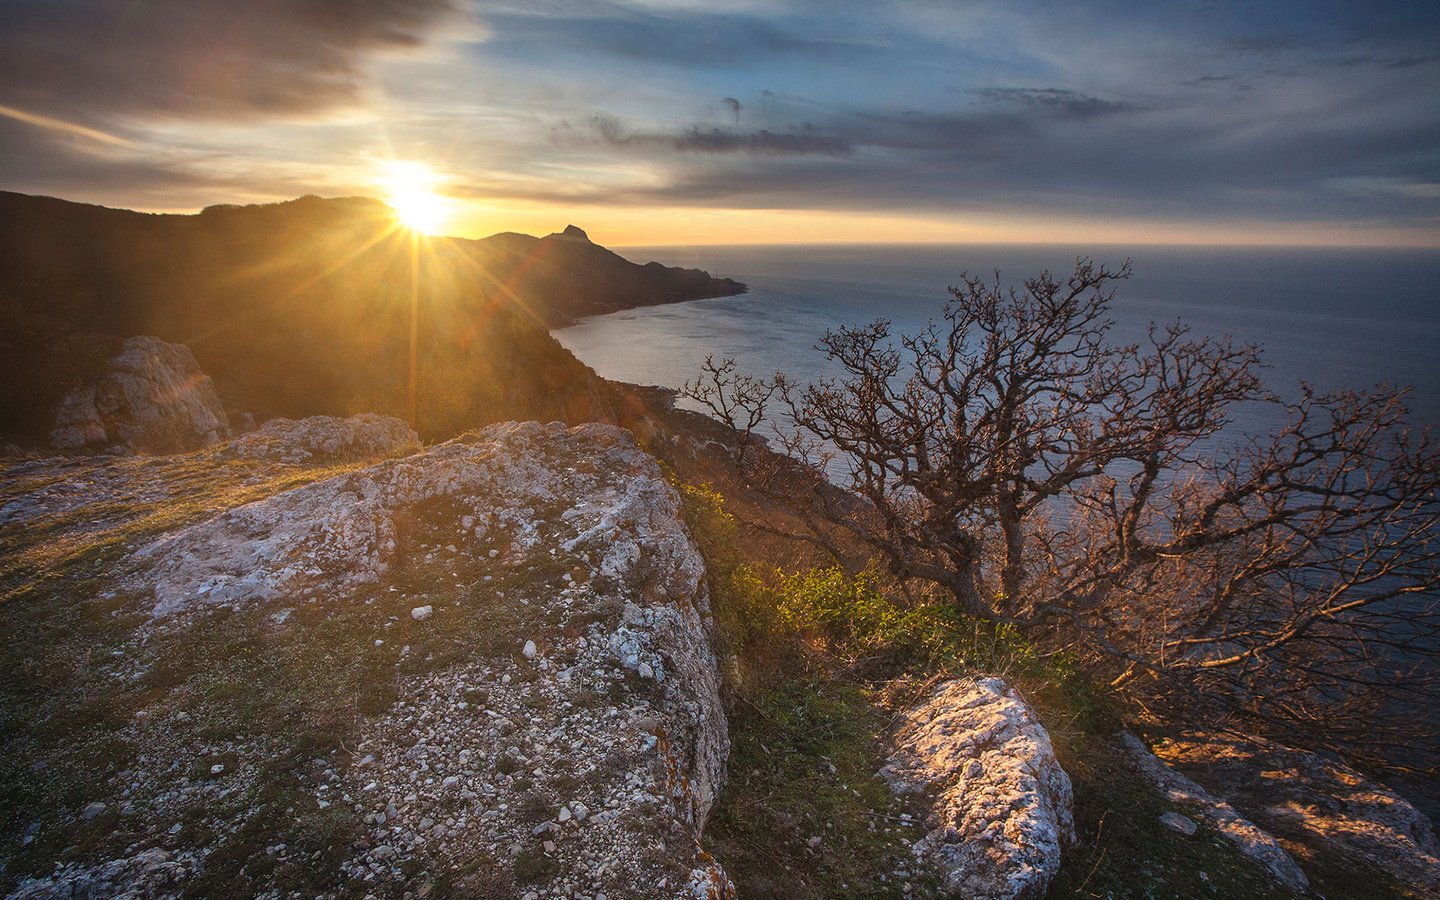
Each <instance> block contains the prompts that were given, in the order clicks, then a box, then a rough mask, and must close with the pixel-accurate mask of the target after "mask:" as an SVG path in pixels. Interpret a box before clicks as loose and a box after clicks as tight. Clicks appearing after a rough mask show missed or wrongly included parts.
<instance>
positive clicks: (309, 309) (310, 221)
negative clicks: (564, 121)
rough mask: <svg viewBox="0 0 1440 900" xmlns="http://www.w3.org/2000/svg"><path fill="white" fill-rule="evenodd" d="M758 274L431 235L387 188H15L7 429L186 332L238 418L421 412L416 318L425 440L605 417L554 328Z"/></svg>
mask: <svg viewBox="0 0 1440 900" xmlns="http://www.w3.org/2000/svg"><path fill="white" fill-rule="evenodd" d="M577 233H578V236H577ZM741 289H743V286H741V285H737V284H735V283H733V282H728V281H722V280H716V279H711V278H710V277H709V276H708V275H707V274H705V273H703V272H696V271H690V270H679V269H666V268H665V267H663V266H659V265H651V266H639V265H635V264H633V263H630V262H628V261H626V260H624V259H621V258H620V257H618V256H616V255H615V254H613V253H611V252H610V251H608V250H605V249H604V248H601V247H597V246H595V245H594V244H592V243H590V241H589V240H588V239H587V238H585V237H584V234H583V232H580V230H579V229H574V230H573V232H571V233H565V234H560V235H555V236H552V237H548V238H531V237H526V236H523V235H496V236H495V237H493V238H489V239H486V240H484V241H467V240H458V239H448V238H417V237H415V236H414V235H413V234H411V233H410V232H407V231H403V230H398V229H397V228H396V227H395V223H394V219H393V217H392V215H391V213H390V211H389V209H388V208H387V207H385V206H384V205H383V204H380V203H378V202H376V201H371V200H363V199H340V200H322V199H319V198H315V197H305V198H301V199H299V200H296V201H292V202H290V203H283V204H274V205H271V206H257V207H212V208H210V209H207V210H205V211H204V212H202V213H201V214H199V215H195V216H171V215H146V214H140V213H134V212H128V211H124V210H113V209H104V208H101V207H94V206H86V205H83V204H77V203H69V202H66V201H62V200H54V199H50V198H44V197H27V196H23V195H19V194H7V193H3V192H0V342H3V343H0V350H3V351H4V352H3V353H0V432H3V433H4V434H5V435H6V436H7V437H9V438H10V439H11V440H26V441H38V440H42V439H43V438H44V437H45V436H47V435H48V433H49V432H50V430H51V429H52V428H53V427H54V421H53V410H54V407H55V405H56V403H57V402H58V401H59V400H60V398H61V397H63V396H64V395H65V394H67V393H68V392H70V391H72V390H74V389H75V388H76V387H77V386H80V385H81V384H83V383H85V382H86V381H87V379H93V378H94V377H95V376H96V374H97V373H98V372H101V371H103V370H104V368H105V366H106V363H107V361H108V360H109V359H110V358H111V357H112V356H113V355H114V354H115V352H117V345H118V343H119V340H120V339H124V338H129V337H133V336H136V335H151V336H155V337H157V338H160V339H162V340H164V341H168V342H173V343H178V344H182V345H185V346H186V347H188V348H189V349H190V350H191V351H192V352H193V353H194V355H195V359H196V360H197V362H198V363H199V367H200V369H201V370H202V371H203V372H205V373H206V374H207V375H209V376H211V377H212V378H214V380H215V384H216V386H217V388H218V389H219V392H220V396H221V398H222V400H223V401H224V402H225V405H226V407H227V409H228V410H229V411H230V413H231V415H232V418H239V417H240V416H242V415H243V414H244V413H250V414H253V415H254V416H255V418H256V419H257V420H264V419H266V418H270V417H272V416H286V417H290V418H303V417H306V416H311V415H321V414H328V415H341V416H347V415H352V414H355V413H361V412H376V413H380V414H389V415H400V416H402V417H407V416H408V412H409V396H408V386H409V365H410V336H411V329H412V326H413V327H414V329H415V337H416V346H417V348H418V353H417V379H416V381H417V390H416V394H417V427H418V430H419V431H420V433H421V436H422V437H425V438H426V439H435V438H440V437H448V436H451V435H454V434H457V433H459V432H460V431H463V430H465V429H467V428H473V427H476V426H478V425H482V424H485V423H488V422H494V421H501V420H505V419H528V418H538V419H542V420H544V419H562V420H565V421H569V422H572V423H578V422H581V421H588V420H596V419H599V420H606V419H609V418H611V417H612V416H611V412H610V410H609V407H608V400H607V399H606V397H605V396H604V393H605V392H604V389H603V387H602V386H601V385H600V383H599V381H598V379H596V377H595V376H594V374H593V373H592V372H591V371H590V370H589V369H588V368H587V367H585V366H584V365H582V364H581V363H580V362H578V361H577V360H576V359H575V358H574V357H573V356H571V355H570V354H569V353H568V352H567V351H566V350H564V348H562V347H561V346H560V345H559V344H558V343H557V342H555V341H554V339H552V338H551V337H550V336H549V335H548V334H547V333H546V329H547V327H548V326H550V325H551V324H553V323H555V322H557V321H564V320H566V319H568V318H570V317H573V316H577V315H586V314H589V313H594V312H603V311H609V310H612V309H618V308H621V307H623V306H627V305H639V304H642V303H660V302H669V301H674V300H683V299H691V298H695V297H703V296H715V295H716V294H718V293H734V292H736V291H738V290H741Z"/></svg>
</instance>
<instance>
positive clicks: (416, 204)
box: [381, 162, 451, 234]
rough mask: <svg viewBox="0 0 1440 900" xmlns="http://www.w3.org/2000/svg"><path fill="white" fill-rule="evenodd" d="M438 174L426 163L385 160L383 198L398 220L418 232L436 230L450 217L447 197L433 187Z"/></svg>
mask: <svg viewBox="0 0 1440 900" xmlns="http://www.w3.org/2000/svg"><path fill="white" fill-rule="evenodd" d="M440 181H441V178H440V176H439V175H437V174H436V173H435V172H434V171H433V170H432V169H430V168H429V167H428V166H425V165H423V164H421V163H414V162H389V163H386V164H385V171H384V175H383V177H382V178H381V182H382V184H383V185H384V187H385V191H386V194H385V202H386V203H388V204H390V208H391V209H393V210H395V215H396V216H397V217H399V219H400V224H402V225H404V226H405V227H406V228H409V229H411V230H412V231H418V232H420V233H422V234H437V233H439V231H440V230H441V229H443V228H444V227H445V223H446V222H447V221H448V220H449V218H450V206H451V204H450V201H449V200H447V199H446V198H445V197H444V196H442V195H441V194H439V193H438V192H437V191H436V190H435V188H436V186H437V185H438V184H439V183H440Z"/></svg>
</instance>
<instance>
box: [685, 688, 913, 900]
mask: <svg viewBox="0 0 1440 900" xmlns="http://www.w3.org/2000/svg"><path fill="white" fill-rule="evenodd" d="M730 724H731V734H732V741H733V743H732V746H731V751H730V764H729V778H728V780H727V781H726V784H725V789H724V791H723V792H722V794H721V796H720V798H719V801H718V802H717V804H716V808H715V810H714V812H712V814H711V816H710V822H709V824H708V826H707V829H706V846H707V849H709V850H710V852H711V853H713V854H714V855H715V857H716V858H717V859H719V860H720V862H721V863H722V864H723V865H724V866H725V870H726V872H728V873H729V875H730V877H731V878H732V879H734V881H735V883H736V885H737V887H738V888H739V890H740V895H741V896H742V897H794V898H801V897H815V898H819V897H901V896H905V894H904V893H903V888H902V882H903V881H905V880H908V881H910V882H911V884H912V888H911V890H912V891H914V890H916V889H917V888H918V889H921V891H922V895H923V893H924V890H925V889H927V888H933V886H932V885H928V884H927V882H925V881H924V880H923V879H919V880H917V879H915V878H913V877H912V878H904V877H901V876H897V873H909V872H911V870H912V868H913V866H912V864H911V857H910V848H909V845H908V844H907V843H906V840H907V839H908V840H915V839H916V838H918V837H920V836H921V834H922V832H921V831H920V830H919V829H918V828H916V827H914V826H908V825H903V824H902V822H901V819H900V814H901V813H902V812H905V811H906V809H905V807H904V806H903V805H902V804H901V803H900V802H899V801H898V800H897V799H895V798H894V797H892V796H891V794H890V791H889V788H888V787H887V786H886V785H885V783H884V782H883V781H882V780H881V779H880V778H879V777H878V776H877V775H876V774H875V772H876V769H877V768H878V765H879V762H880V747H879V741H878V739H877V735H878V734H880V733H882V732H883V730H884V724H885V721H884V716H883V713H882V712H881V711H880V710H878V709H877V708H876V707H875V705H874V704H873V703H872V702H871V699H870V698H869V697H867V696H866V695H865V693H864V692H863V691H862V690H861V689H859V688H857V687H856V686H854V685H852V684H849V683H847V682H845V681H843V680H841V681H836V680H827V681H811V680H808V679H806V678H803V677H796V678H792V679H787V680H784V681H781V682H779V683H777V684H775V685H772V686H769V687H767V688H765V689H763V690H761V691H759V692H757V694H756V695H755V697H754V698H753V699H749V700H746V701H744V702H743V703H742V704H741V705H740V707H739V708H738V709H736V710H735V712H734V713H733V714H732V716H731V722H730ZM815 838H819V840H818V841H814V844H813V846H812V841H813V839H815Z"/></svg>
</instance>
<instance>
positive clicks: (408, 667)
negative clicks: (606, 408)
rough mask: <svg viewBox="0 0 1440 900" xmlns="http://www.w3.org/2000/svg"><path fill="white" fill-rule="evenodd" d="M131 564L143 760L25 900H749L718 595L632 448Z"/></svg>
mask: <svg viewBox="0 0 1440 900" xmlns="http://www.w3.org/2000/svg"><path fill="white" fill-rule="evenodd" d="M206 462H209V463H213V464H215V465H216V466H218V467H220V468H219V469H217V471H224V469H223V463H222V462H221V461H220V460H219V458H218V457H216V458H215V459H209V458H207V459H206V460H201V461H199V462H198V463H197V465H198V464H201V463H206ZM263 465H264V463H263V462H262V463H261V466H262V467H263ZM122 468H125V469H133V468H135V467H122ZM145 468H146V469H147V470H148V469H149V468H153V467H145ZM286 471H293V469H292V468H291V467H288V466H287V467H286ZM315 471H317V472H321V471H323V470H320V469H317V470H315ZM137 474H139V475H142V476H143V474H144V473H143V472H140V473H137ZM125 565H126V566H128V573H127V574H126V575H125V576H123V577H122V578H121V579H119V581H118V582H117V583H115V584H111V585H107V586H106V588H108V589H105V590H103V591H100V592H98V593H99V594H100V596H101V597H103V598H110V599H103V600H96V601H95V602H99V603H103V604H110V606H107V607H106V608H107V609H111V608H113V607H114V605H115V604H121V603H124V604H125V606H124V607H123V611H124V613H125V616H124V618H123V619H117V620H116V622H117V623H119V622H131V621H134V622H135V624H134V626H133V627H134V628H135V629H136V630H135V632H134V635H133V637H132V638H130V639H129V640H125V641H121V642H118V643H114V644H107V650H106V651H105V652H104V653H103V659H102V663H101V664H102V665H103V666H105V671H104V673H103V683H100V686H99V687H97V691H99V692H100V693H99V694H98V695H97V696H104V692H105V691H113V692H117V693H118V694H119V697H117V698H110V697H107V698H106V699H105V702H106V703H112V702H113V701H114V700H117V699H118V700H119V702H121V703H122V704H127V706H126V709H127V712H126V713H125V714H124V715H118V716H112V717H110V718H109V719H107V720H106V725H105V727H107V728H114V729H115V732H114V737H115V740H116V742H117V745H119V746H124V747H126V748H130V749H129V755H128V756H127V757H126V762H124V763H123V766H124V768H123V771H120V772H117V773H115V774H114V775H113V776H112V777H111V778H106V779H101V778H97V779H94V780H93V781H87V782H86V784H85V786H84V788H83V791H82V792H81V793H83V796H82V797H81V798H80V799H79V800H78V801H75V802H74V803H73V804H72V805H73V806H74V808H73V809H71V808H69V807H68V806H66V805H65V802H68V801H62V802H57V803H55V804H52V805H51V806H50V807H48V808H46V809H38V808H37V811H36V813H35V820H36V821H35V824H33V825H32V826H30V830H29V831H28V832H26V834H27V835H30V836H33V837H34V840H35V842H36V843H35V844H34V845H33V846H40V844H41V843H44V844H45V846H47V847H50V848H53V849H52V850H51V851H47V852H52V853H54V854H61V853H62V851H64V856H63V858H64V860H65V865H64V866H63V867H61V868H59V869H57V868H55V865H54V862H55V861H58V860H59V859H60V858H61V857H60V856H59V855H56V856H54V857H50V858H49V859H50V860H51V862H50V865H49V866H48V867H47V866H45V865H44V863H45V861H46V859H41V860H40V861H39V865H37V864H36V860H35V859H33V858H27V860H26V863H25V864H26V866H27V868H26V870H25V875H26V878H25V880H23V881H22V882H20V883H18V884H17V883H15V882H14V881H12V882H11V883H10V887H11V888H12V889H15V888H21V887H23V889H24V890H25V891H27V892H28V893H27V894H26V896H31V897H61V896H66V897H68V896H72V895H74V894H75V891H77V890H83V889H84V887H85V886H86V885H93V884H101V883H107V884H108V883H114V882H115V881H116V879H117V878H119V877H122V876H123V877H125V878H129V879H131V880H132V882H133V883H131V884H130V885H128V887H129V889H131V890H134V891H136V892H137V893H136V896H151V895H168V894H167V892H170V891H172V890H173V892H175V893H177V894H178V893H186V894H196V895H211V896H213V895H217V894H218V895H225V896H257V895H258V896H290V895H293V894H295V893H297V892H298V893H299V894H302V895H305V896H315V895H321V896H350V895H352V894H353V895H355V896H361V895H364V896H377V897H379V896H385V897H390V896H393V897H401V896H407V895H408V896H419V897H423V896H427V895H429V896H436V897H438V896H455V897H522V896H526V895H529V896H549V897H556V896H581V895H583V896H590V897H595V896H598V895H600V894H605V895H607V896H609V897H613V898H619V897H627V898H629V897H639V898H687V900H695V898H724V897H732V896H733V887H732V886H731V884H730V882H729V879H728V878H727V877H726V876H725V873H724V871H723V870H722V869H721V868H720V867H719V865H718V864H716V863H715V862H714V861H713V860H712V859H711V858H710V857H709V856H708V854H706V853H705V852H704V851H703V850H702V849H701V843H700V842H701V837H702V834H703V828H704V825H705V822H706V818H707V816H708V814H709V812H710V808H711V805H712V804H713V802H714V800H715V797H716V794H717V793H718V791H719V789H720V787H721V785H722V783H723V780H724V771H725V762H726V758H727V756H728V753H729V741H728V736H727V727H726V719H725V715H724V711H723V707H722V704H721V699H720V694H719V676H718V670H717V665H716V660H715V655H714V652H713V650H712V647H711V643H710V627H711V626H710V618H709V598H708V594H707V591H706V587H705V580H704V576H705V570H704V566H703V562H702V560H701V557H700V555H699V552H698V550H697V549H696V547H695V544H694V543H693V542H692V540H691V538H690V535H689V534H688V532H687V530H686V527H685V525H684V523H683V521H682V519H681V518H680V501H679V497H678V495H677V494H676V492H675V491H674V489H673V488H672V487H671V486H670V485H669V484H668V483H667V481H666V480H665V478H664V476H663V474H662V472H661V470H660V467H659V465H658V464H657V463H656V462H655V460H654V459H653V458H651V457H650V456H648V455H646V454H645V453H643V452H642V451H641V450H640V449H639V448H638V447H637V446H636V444H635V442H634V439H633V438H632V437H631V436H630V435H629V433H627V432H624V431H621V430H619V429H616V428H613V427H609V426H603V425H586V426H580V427H577V428H573V429H567V428H566V427H565V426H563V425H561V424H558V423H555V424H550V425H541V424H537V423H525V424H514V423H510V424H506V425H498V426H492V427H490V428H487V429H485V430H484V431H481V432H478V433H473V434H470V435H467V436H464V437H462V438H459V439H456V440H454V441H451V442H448V443H446V444H442V445H439V446H436V447H433V448H430V449H429V450H426V451H424V452H421V453H417V454H414V455H411V456H408V457H405V458H402V459H391V460H387V461H384V462H380V463H377V464H375V465H371V466H368V467H365V468H362V469H357V470H354V471H352V472H349V473H347V474H345V475H342V476H336V477H329V478H325V479H323V480H319V481H314V482H311V483H309V484H307V485H305V486H302V487H297V488H293V489H289V490H284V491H282V492H280V493H275V494H272V495H270V496H268V497H266V498H264V499H260V500H256V501H254V502H251V503H248V504H246V505H244V506H239V507H236V508H233V509H230V510H228V511H226V512H222V513H220V514H219V515H216V516H214V517H213V518H211V519H209V520H208V521H203V522H200V523H198V524H194V525H191V526H189V527H186V528H183V529H180V530H177V531H173V532H171V533H169V534H168V535H165V536H163V537H160V538H158V539H156V540H153V541H152V542H151V543H150V544H148V545H147V546H145V547H142V548H140V549H139V550H137V551H136V552H135V553H134V554H133V555H132V556H131V557H130V558H129V560H128V561H127V562H126V563H125ZM96 595H97V590H95V589H92V588H87V590H86V593H85V594H84V595H83V597H94V596H96ZM126 598H129V599H126ZM81 602H89V601H85V600H82V601H81ZM116 627H119V626H118V624H117V626H116ZM110 647H113V648H114V649H113V651H112V650H109V649H108V648H110ZM34 652H36V653H41V652H42V651H41V650H40V649H39V648H37V649H36V650H35V651H34ZM97 702H98V701H97ZM107 708H108V707H107ZM131 710H133V712H132V711H131ZM317 720H320V721H322V722H323V725H319V724H317ZM52 724H53V723H52ZM85 727H87V728H88V727H90V726H89V725H87V726H85ZM52 730H55V729H53V728H52ZM92 730H93V729H92ZM84 734H85V736H86V737H87V738H88V736H89V734H90V732H85V733H84ZM27 748H28V745H27ZM27 752H34V751H30V750H28V749H27ZM65 752H67V751H66V750H65V748H64V747H63V746H57V747H55V748H53V749H51V750H50V751H48V755H46V756H43V757H41V758H39V759H31V758H26V759H21V760H17V761H15V762H14V763H13V765H14V766H16V767H22V768H24V770H25V771H30V769H29V768H28V767H30V766H48V767H47V768H43V769H37V771H45V772H49V771H55V770H57V769H58V768H60V767H59V766H58V765H57V764H56V762H55V761H56V760H57V759H60V758H61V757H62V755H63V754H64V753H65ZM7 764H8V763H0V765H7ZM90 810H104V812H102V813H98V814H96V815H95V816H90V814H89V812H88V811H90ZM116 821H119V822H120V823H122V826H121V827H116V825H115V822H116ZM82 838H83V840H84V844H83V846H84V848H85V849H84V851H83V852H79V853H71V852H68V851H65V848H67V847H74V846H79V842H80V841H81V840H82ZM47 842H48V843H47ZM8 846H10V845H9V844H4V845H3V846H0V894H3V893H5V888H6V881H5V877H6V874H5V873H6V869H5V868H4V866H5V864H6V863H7V859H6V855H7V854H9V853H11V852H12V851H7V850H5V849H4V847H8ZM17 846H18V844H17ZM12 849H13V848H12ZM162 850H163V851H164V853H163V855H162V854H160V853H159V851H162ZM151 851H155V852H151ZM27 852H30V853H31V854H32V855H33V854H34V853H36V852H38V851H34V850H33V849H32V850H30V851H27ZM162 857H163V858H162ZM157 860H158V861H161V862H166V863H168V862H174V861H176V860H184V861H185V865H183V866H178V865H168V864H167V865H160V864H159V863H158V862H157ZM137 861H138V862H137ZM142 862H143V863H144V864H143V865H142V864H139V863H142ZM152 863H154V864H153V865H152ZM9 871H10V872H11V873H16V872H17V868H16V866H15V865H14V864H11V865H10V867H9ZM151 873H153V875H154V878H153V879H152V878H151ZM10 877H12V878H15V877H16V876H15V875H14V874H12V875H11V876H10ZM172 886H175V887H172Z"/></svg>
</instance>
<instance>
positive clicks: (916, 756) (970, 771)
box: [881, 678, 1075, 898]
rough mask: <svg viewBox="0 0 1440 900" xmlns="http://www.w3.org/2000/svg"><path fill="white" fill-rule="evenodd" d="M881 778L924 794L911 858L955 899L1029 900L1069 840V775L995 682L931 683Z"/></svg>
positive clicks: (1030, 719) (1040, 891)
mask: <svg viewBox="0 0 1440 900" xmlns="http://www.w3.org/2000/svg"><path fill="white" fill-rule="evenodd" d="M881 774H882V775H884V776H885V778H886V780H887V781H889V782H890V785H891V787H892V789H894V790H896V791H897V792H900V793H919V794H923V795H925V796H926V797H927V799H928V800H929V803H930V814H929V817H928V819H927V821H926V826H927V828H928V829H929V832H928V833H927V834H926V836H925V837H924V838H922V839H921V840H919V841H917V842H916V844H915V855H916V856H917V857H918V858H919V859H921V860H922V861H923V862H925V863H926V864H928V865H929V866H930V867H931V868H933V869H934V870H935V871H936V872H937V873H938V874H939V875H940V877H941V878H942V880H943V882H944V885H945V888H946V889H947V890H948V891H950V892H951V893H952V894H954V895H955V896H962V897H973V898H1031V897H1040V896H1043V895H1044V893H1045V888H1046V886H1047V885H1048V884H1049V883H1050V879H1052V878H1053V877H1054V876H1055V873H1056V872H1057V871H1058V870H1059V868H1060V851H1061V848H1062V845H1064V844H1068V843H1071V842H1073V841H1074V840H1075V823H1074V815H1073V812H1072V807H1073V797H1072V792H1071V788H1070V778H1069V776H1067V775H1066V774H1065V771H1064V770H1063V769H1061V768H1060V764H1059V762H1057V761H1056V759H1055V753H1054V750H1053V749H1052V748H1051V745H1050V736H1049V735H1048V734H1046V733H1045V729H1044V728H1042V727H1041V725H1040V723H1039V722H1038V721H1036V719H1035V715H1034V713H1033V712H1032V711H1031V709H1030V708H1029V707H1028V706H1027V705H1026V704H1025V702H1024V701H1023V700H1022V699H1021V698H1020V696H1019V695H1018V694H1017V693H1016V692H1015V691H1014V690H1012V689H1010V688H1009V687H1008V686H1007V685H1006V684H1005V682H1004V681H1002V680H1000V679H999V678H963V679H956V680H953V681H947V682H944V683H942V684H940V685H939V686H937V687H936V688H935V689H934V690H933V691H932V692H931V693H930V695H929V697H928V698H927V699H926V700H925V701H924V702H922V703H920V704H919V705H917V706H916V707H915V708H914V709H912V710H910V711H909V712H908V713H906V714H905V716H904V718H903V720H902V721H901V724H900V727H899V730H898V731H897V732H896V735H895V738H894V751H893V752H892V754H891V755H890V757H889V759H888V761H887V762H886V765H885V767H884V769H882V771H881Z"/></svg>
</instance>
